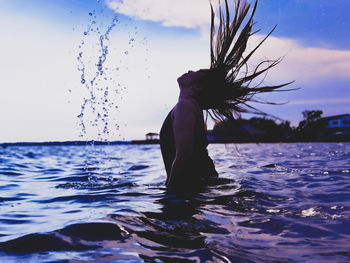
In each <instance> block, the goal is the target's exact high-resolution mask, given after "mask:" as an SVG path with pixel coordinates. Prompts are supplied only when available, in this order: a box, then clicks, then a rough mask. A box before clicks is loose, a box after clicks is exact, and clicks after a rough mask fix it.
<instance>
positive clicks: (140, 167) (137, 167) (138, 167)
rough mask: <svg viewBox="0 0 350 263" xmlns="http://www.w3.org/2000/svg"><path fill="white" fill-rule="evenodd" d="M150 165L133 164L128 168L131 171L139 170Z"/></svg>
mask: <svg viewBox="0 0 350 263" xmlns="http://www.w3.org/2000/svg"><path fill="white" fill-rule="evenodd" d="M148 167H149V166H148V165H133V166H131V167H130V168H129V169H128V170H129V171H138V170H143V169H146V168H148Z"/></svg>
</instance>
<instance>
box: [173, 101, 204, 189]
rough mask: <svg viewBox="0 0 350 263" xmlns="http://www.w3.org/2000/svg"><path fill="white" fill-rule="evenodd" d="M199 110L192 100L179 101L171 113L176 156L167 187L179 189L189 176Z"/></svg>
mask: <svg viewBox="0 0 350 263" xmlns="http://www.w3.org/2000/svg"><path fill="white" fill-rule="evenodd" d="M200 112H201V111H200V108H199V106H198V104H197V103H196V102H194V101H193V100H190V99H189V100H187V99H186V100H181V101H179V102H178V103H177V104H176V106H175V108H174V111H173V131H174V142H175V148H176V155H175V159H174V162H173V164H172V167H171V172H170V177H169V180H168V182H167V186H168V187H170V188H174V187H176V188H178V187H181V185H182V184H184V183H186V181H187V180H188V179H189V176H191V169H190V168H191V164H192V162H193V160H194V158H195V156H194V154H195V136H196V133H197V129H198V125H197V123H198V118H199V116H198V115H199V114H200Z"/></svg>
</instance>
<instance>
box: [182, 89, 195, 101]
mask: <svg viewBox="0 0 350 263" xmlns="http://www.w3.org/2000/svg"><path fill="white" fill-rule="evenodd" d="M186 99H194V100H196V99H195V96H194V94H193V91H192V90H191V89H180V95H179V100H186Z"/></svg>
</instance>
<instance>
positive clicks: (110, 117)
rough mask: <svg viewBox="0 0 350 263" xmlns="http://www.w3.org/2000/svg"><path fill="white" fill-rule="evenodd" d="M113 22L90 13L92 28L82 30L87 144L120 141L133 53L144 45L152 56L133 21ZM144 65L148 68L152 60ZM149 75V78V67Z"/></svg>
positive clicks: (80, 67) (81, 122) (81, 119)
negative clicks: (120, 117) (127, 81)
mask: <svg viewBox="0 0 350 263" xmlns="http://www.w3.org/2000/svg"><path fill="white" fill-rule="evenodd" d="M110 19H111V20H110V22H108V23H107V24H106V23H105V22H101V21H106V15H105V14H104V10H100V11H96V10H92V11H91V12H89V13H88V25H87V26H86V27H85V28H84V30H82V32H81V36H82V40H81V42H80V43H79V45H78V52H77V54H78V55H77V57H76V59H77V70H78V71H79V75H80V76H79V81H80V87H81V88H82V89H80V91H79V93H80V94H81V93H83V95H82V102H81V108H80V112H79V113H78V114H77V117H78V124H79V126H80V137H81V138H84V140H105V141H107V140H116V139H120V137H121V135H120V134H119V127H120V126H121V125H120V124H121V123H120V120H119V119H118V117H119V114H120V112H119V106H120V102H121V100H123V97H124V94H123V93H124V92H125V90H126V87H127V85H126V83H125V79H126V78H127V77H125V76H130V75H131V72H132V71H133V70H134V68H131V67H129V66H130V65H129V63H133V62H131V60H132V58H131V57H132V56H133V55H134V52H131V51H132V50H133V49H135V47H136V46H137V44H141V45H143V46H145V47H146V48H145V52H143V54H145V56H149V54H148V53H149V52H148V51H149V50H148V48H147V45H148V40H147V38H146V37H142V36H140V35H139V34H138V31H139V29H138V27H137V26H135V24H133V23H134V22H133V21H132V20H131V19H129V20H128V22H127V23H124V20H123V23H122V22H121V21H120V19H119V16H118V14H116V15H113V16H112V17H111V18H110ZM116 32H118V33H120V34H118V35H116V34H115V33H116ZM125 38H126V39H125ZM116 41H117V42H116ZM113 42H114V43H113ZM138 58H139V57H138ZM142 62H143V63H145V64H148V59H147V58H145V60H144V61H141V63H142ZM145 74H146V75H147V76H148V78H149V75H150V74H149V69H148V67H147V65H146V67H145ZM123 79H124V80H123Z"/></svg>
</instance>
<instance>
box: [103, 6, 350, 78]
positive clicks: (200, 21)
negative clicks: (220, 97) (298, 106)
mask: <svg viewBox="0 0 350 263" xmlns="http://www.w3.org/2000/svg"><path fill="white" fill-rule="evenodd" d="M212 2H213V4H215V3H216V1H212ZM106 4H107V5H108V7H109V8H111V9H112V10H114V11H115V12H117V13H121V14H124V15H127V16H130V17H136V18H138V19H142V20H149V21H154V22H160V23H161V24H162V25H163V26H166V27H169V26H177V27H184V28H194V29H195V28H198V29H200V31H201V33H202V38H203V36H206V37H205V39H206V40H207V41H209V27H210V25H209V23H210V6H209V3H208V1H203V0H191V1H190V3H189V1H188V0H176V1H174V0H161V1H159V0H106ZM215 8H217V6H216V7H215ZM262 38H263V36H261V35H255V36H253V37H252V38H251V41H250V46H251V47H254V46H256V44H257V43H258V42H259V41H260V40H261V39H262ZM202 40H203V39H202ZM278 57H284V60H283V62H282V63H281V64H280V65H279V66H278V67H276V68H275V69H274V70H271V73H273V74H272V75H273V81H275V80H276V81H286V80H287V81H288V80H297V81H298V80H304V81H305V80H306V81H310V80H314V78H319V77H322V78H324V77H333V78H346V79H348V78H350V74H348V72H349V71H350V51H347V50H332V49H326V48H318V47H306V46H303V45H301V44H300V43H299V42H298V41H296V40H293V39H288V38H278V37H269V38H268V40H267V41H266V42H265V43H264V44H263V46H261V48H260V49H259V50H258V52H257V54H256V56H254V58H255V61H254V58H253V60H252V64H254V63H255V62H257V61H259V59H260V60H261V59H262V58H278Z"/></svg>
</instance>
